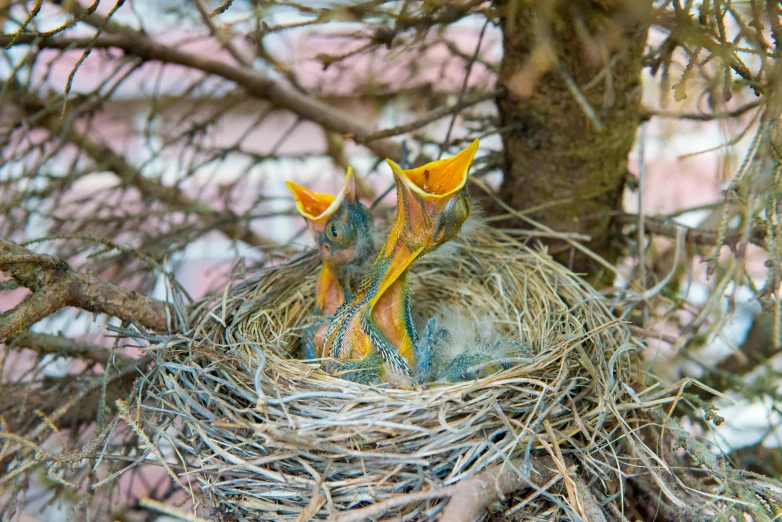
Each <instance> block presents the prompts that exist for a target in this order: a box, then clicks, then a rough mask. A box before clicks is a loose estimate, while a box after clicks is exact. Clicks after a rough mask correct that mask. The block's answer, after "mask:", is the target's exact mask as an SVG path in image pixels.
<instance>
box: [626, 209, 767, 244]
mask: <svg viewBox="0 0 782 522" xmlns="http://www.w3.org/2000/svg"><path fill="white" fill-rule="evenodd" d="M616 222H617V223H618V224H620V225H637V224H638V216H637V215H636V214H621V215H619V216H617V217H616ZM644 227H645V228H646V231H647V232H650V233H652V234H657V235H660V236H666V237H672V238H675V237H676V234H677V230H678V229H680V228H683V229H685V230H686V235H685V238H684V239H685V241H687V242H689V243H692V244H695V245H701V246H715V245H716V244H717V241H718V239H719V236H718V233H717V232H716V231H712V230H700V229H697V228H691V227H687V226H684V225H679V224H677V223H673V222H671V221H666V220H664V219H660V218H656V217H651V216H646V217H645V219H644ZM740 240H741V231H735V232H731V233H730V234H727V235H726V236H725V240H724V241H723V243H722V244H723V245H727V246H729V247H731V248H734V247H735V246H736V245H737V244H738V242H739V241H740ZM749 242H750V243H752V244H754V245H756V246H759V247H761V248H766V229H765V227H763V226H756V227H752V233H751V234H750V237H749Z"/></svg>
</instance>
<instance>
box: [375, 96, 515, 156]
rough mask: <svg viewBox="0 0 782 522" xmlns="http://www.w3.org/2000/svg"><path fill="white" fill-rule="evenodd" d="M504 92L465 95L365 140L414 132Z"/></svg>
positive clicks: (380, 131)
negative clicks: (409, 121) (450, 103)
mask: <svg viewBox="0 0 782 522" xmlns="http://www.w3.org/2000/svg"><path fill="white" fill-rule="evenodd" d="M502 92H503V90H502V89H495V90H493V91H491V92H484V93H479V94H473V95H472V96H465V97H464V98H463V99H462V100H460V101H457V102H456V103H455V104H453V105H450V106H448V107H440V108H439V109H434V110H432V111H429V112H427V113H426V114H424V115H422V116H421V117H420V118H418V119H416V120H415V121H414V122H411V123H405V124H404V125H398V126H396V127H392V128H390V129H384V130H379V131H377V132H373V133H372V134H370V135H369V136H367V137H365V138H364V140H365V141H366V142H367V143H368V142H370V141H374V140H377V139H380V138H389V137H391V136H397V135H399V134H406V133H408V132H413V131H415V130H418V129H420V128H421V127H425V126H426V125H429V124H430V123H432V122H433V121H437V120H439V119H441V118H444V117H445V116H448V115H449V114H454V113H458V112H459V111H461V110H463V109H465V108H467V107H471V106H473V105H475V104H478V103H480V102H482V101H486V100H490V99H492V98H495V97H497V96H498V95H500V94H501V93H502Z"/></svg>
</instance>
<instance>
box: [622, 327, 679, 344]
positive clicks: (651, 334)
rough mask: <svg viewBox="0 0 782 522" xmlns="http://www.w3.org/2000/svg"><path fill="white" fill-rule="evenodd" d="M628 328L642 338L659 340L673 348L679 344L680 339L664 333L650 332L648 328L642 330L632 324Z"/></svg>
mask: <svg viewBox="0 0 782 522" xmlns="http://www.w3.org/2000/svg"><path fill="white" fill-rule="evenodd" d="M626 326H627V328H628V329H629V330H630V331H631V332H633V333H634V334H635V335H640V336H641V337H648V338H649V339H658V340H660V341H663V342H666V343H668V344H670V345H671V346H676V344H677V343H678V342H679V339H678V338H676V337H674V336H672V335H667V334H664V333H660V332H656V331H654V330H649V329H648V328H641V327H639V326H635V325H632V324H628V325H626Z"/></svg>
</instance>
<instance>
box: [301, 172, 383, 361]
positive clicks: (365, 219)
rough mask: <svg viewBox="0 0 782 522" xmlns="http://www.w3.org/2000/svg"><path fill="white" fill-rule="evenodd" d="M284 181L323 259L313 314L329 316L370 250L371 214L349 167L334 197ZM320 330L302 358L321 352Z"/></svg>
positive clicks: (333, 311) (347, 291) (314, 355)
mask: <svg viewBox="0 0 782 522" xmlns="http://www.w3.org/2000/svg"><path fill="white" fill-rule="evenodd" d="M286 183H287V185H288V188H290V190H291V192H293V195H294V197H295V198H296V208H297V209H298V211H299V213H300V214H301V215H302V217H304V219H305V221H306V222H307V228H308V229H309V231H310V233H311V234H312V237H313V239H314V240H315V243H316V244H317V246H318V251H319V252H320V256H321V259H322V260H323V265H322V266H321V270H320V275H319V276H318V281H317V283H316V286H315V313H316V314H317V315H324V316H332V315H334V313H335V312H336V311H337V308H339V307H340V305H342V303H344V302H345V299H346V298H348V297H349V296H350V294H351V284H350V280H351V275H352V272H353V271H355V270H356V268H357V267H358V266H359V265H360V264H362V263H363V262H364V261H366V260H367V259H368V258H369V256H370V254H371V253H372V230H373V223H372V214H370V212H369V210H368V209H367V208H366V207H364V206H363V205H362V204H361V203H360V202H359V201H358V198H359V192H358V187H357V186H356V178H355V176H354V174H353V171H352V169H350V168H348V171H347V175H346V176H345V183H344V184H343V185H342V189H341V190H340V191H339V193H338V194H337V195H336V196H332V195H330V194H320V193H316V192H312V191H310V190H308V189H306V188H304V187H302V186H300V185H297V184H296V183H293V182H292V181H287V182H286ZM320 330H323V331H322V332H320V334H318V333H317V331H316V333H315V334H313V336H311V337H314V339H315V342H314V345H313V346H305V350H304V357H305V358H306V359H313V358H315V357H320V356H321V355H322V347H323V342H324V340H325V328H320ZM318 339H320V341H318Z"/></svg>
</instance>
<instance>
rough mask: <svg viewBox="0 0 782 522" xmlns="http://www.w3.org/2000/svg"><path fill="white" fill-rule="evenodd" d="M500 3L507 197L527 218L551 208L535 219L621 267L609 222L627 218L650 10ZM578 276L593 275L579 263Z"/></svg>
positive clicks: (629, 5)
mask: <svg viewBox="0 0 782 522" xmlns="http://www.w3.org/2000/svg"><path fill="white" fill-rule="evenodd" d="M495 4H496V6H497V8H498V10H499V12H500V15H501V27H502V30H503V47H504V55H503V59H502V63H501V67H500V74H499V78H498V87H505V88H506V92H505V94H504V95H502V96H500V97H499V98H498V105H499V110H500V119H501V127H502V128H503V129H505V130H504V131H503V133H502V139H503V144H504V153H505V179H504V181H503V184H502V187H501V189H500V196H501V197H502V199H503V200H504V201H505V202H507V203H508V204H510V205H511V206H512V207H514V208H516V209H518V210H520V211H522V212H523V211H524V210H525V209H529V208H532V207H535V206H537V205H540V204H541V203H553V204H552V205H550V206H547V207H546V208H545V210H543V211H542V212H541V213H540V215H533V216H532V217H534V218H535V219H539V220H540V221H542V222H543V223H544V224H545V225H548V226H549V227H551V228H553V229H555V230H558V231H562V232H577V233H582V234H588V235H590V236H591V237H592V241H591V243H590V244H589V247H590V248H592V249H593V250H594V251H595V252H597V253H598V254H600V255H602V256H603V257H605V258H606V259H607V260H608V261H609V262H610V261H613V260H614V259H615V257H616V255H615V253H614V251H613V248H612V244H611V237H610V231H611V217H610V216H611V215H612V213H614V212H616V211H617V210H620V209H621V204H622V195H623V191H624V180H625V175H626V172H627V156H628V154H629V152H630V151H631V149H632V146H633V142H634V140H635V133H636V128H637V126H638V125H639V123H640V121H641V103H640V102H641V92H642V91H641V81H640V80H641V65H642V55H643V49H644V44H645V42H646V36H647V32H648V28H649V21H650V13H651V1H650V0H616V1H611V2H594V1H588V0H567V1H565V0H560V1H554V2H517V1H512V0H496V2H495ZM530 4H532V5H531V6H530ZM601 71H602V72H603V73H604V75H603V77H602V78H601V79H598V80H597V81H595V78H596V77H597V76H598V74H600V73H601ZM590 82H593V85H591V86H590V88H588V89H587V88H586V86H587V85H588V84H589V83H590ZM588 114H589V115H588ZM598 127H599V128H598ZM553 250H554V251H556V249H553ZM574 268H575V269H576V270H578V271H591V270H590V268H591V267H590V265H589V264H588V263H587V261H586V259H585V258H583V257H579V256H576V258H575V265H574Z"/></svg>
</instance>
